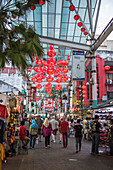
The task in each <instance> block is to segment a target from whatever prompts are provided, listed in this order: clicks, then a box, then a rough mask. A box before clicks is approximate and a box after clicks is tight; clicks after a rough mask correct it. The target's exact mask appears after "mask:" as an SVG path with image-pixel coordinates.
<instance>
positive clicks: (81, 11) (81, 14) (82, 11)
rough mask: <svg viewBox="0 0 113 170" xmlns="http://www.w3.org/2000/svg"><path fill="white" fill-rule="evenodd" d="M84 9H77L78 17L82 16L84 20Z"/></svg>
mask: <svg viewBox="0 0 113 170" xmlns="http://www.w3.org/2000/svg"><path fill="white" fill-rule="evenodd" d="M85 11H86V9H79V15H80V17H81V18H82V20H83V21H84V15H85Z"/></svg>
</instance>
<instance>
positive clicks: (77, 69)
mask: <svg viewBox="0 0 113 170" xmlns="http://www.w3.org/2000/svg"><path fill="white" fill-rule="evenodd" d="M84 54H85V53H84V51H73V58H72V79H73V80H78V81H84V80H85V56H84Z"/></svg>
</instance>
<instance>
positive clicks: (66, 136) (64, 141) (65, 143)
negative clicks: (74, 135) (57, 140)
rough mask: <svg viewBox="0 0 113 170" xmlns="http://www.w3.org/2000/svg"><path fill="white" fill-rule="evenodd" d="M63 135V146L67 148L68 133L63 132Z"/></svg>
mask: <svg viewBox="0 0 113 170" xmlns="http://www.w3.org/2000/svg"><path fill="white" fill-rule="evenodd" d="M62 135H63V146H64V147H67V144H68V133H67V132H63V133H62Z"/></svg>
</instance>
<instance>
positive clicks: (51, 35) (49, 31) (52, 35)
mask: <svg viewBox="0 0 113 170" xmlns="http://www.w3.org/2000/svg"><path fill="white" fill-rule="evenodd" d="M48 36H49V37H54V29H48Z"/></svg>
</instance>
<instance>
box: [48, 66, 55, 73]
mask: <svg viewBox="0 0 113 170" xmlns="http://www.w3.org/2000/svg"><path fill="white" fill-rule="evenodd" d="M47 74H48V75H52V74H54V67H48V69H47Z"/></svg>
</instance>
